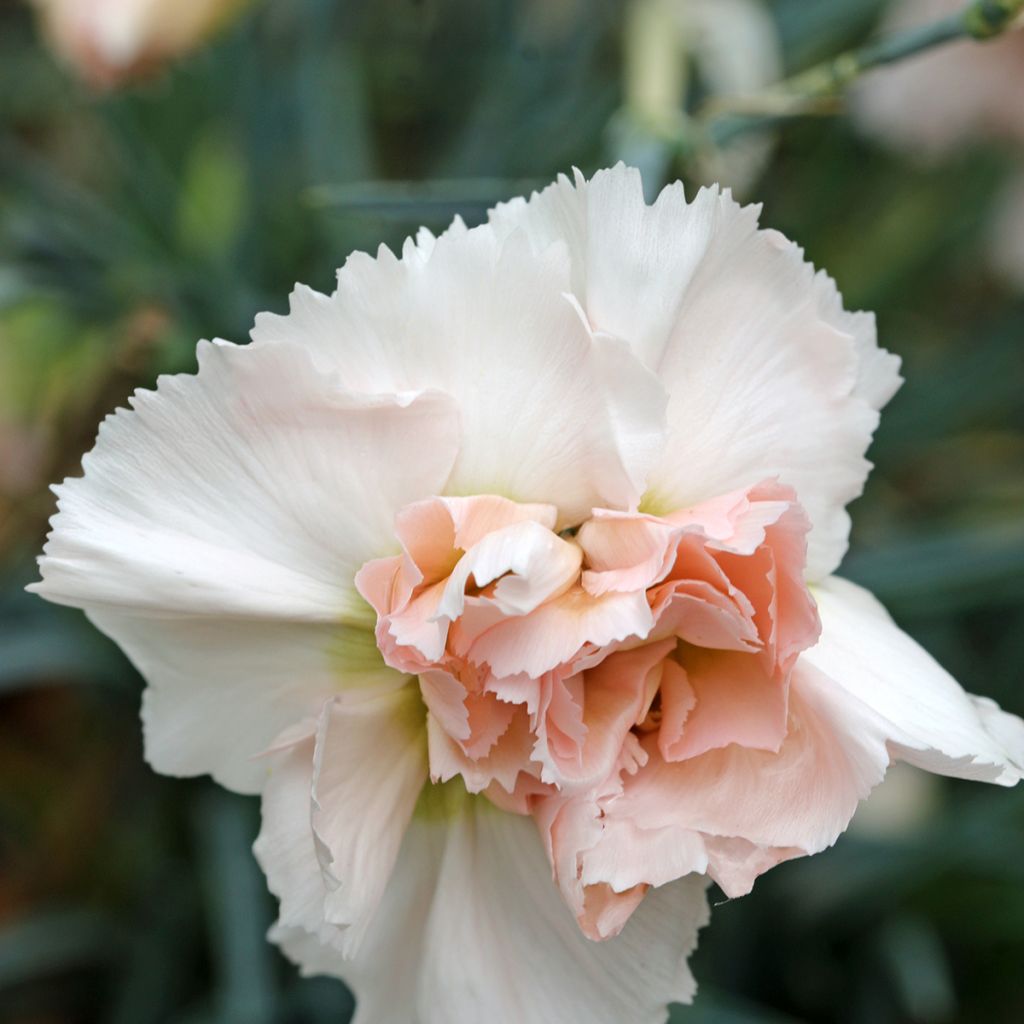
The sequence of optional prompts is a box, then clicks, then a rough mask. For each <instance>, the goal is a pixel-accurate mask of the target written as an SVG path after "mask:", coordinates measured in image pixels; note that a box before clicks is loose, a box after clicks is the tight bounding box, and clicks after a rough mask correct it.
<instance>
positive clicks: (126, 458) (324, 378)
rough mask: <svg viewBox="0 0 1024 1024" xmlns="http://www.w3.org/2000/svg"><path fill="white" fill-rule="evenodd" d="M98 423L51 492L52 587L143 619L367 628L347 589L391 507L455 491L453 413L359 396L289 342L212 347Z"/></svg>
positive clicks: (438, 404)
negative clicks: (89, 445)
mask: <svg viewBox="0 0 1024 1024" xmlns="http://www.w3.org/2000/svg"><path fill="white" fill-rule="evenodd" d="M198 358H199V372H198V374H196V375H194V376H193V375H185V374H183V375H180V376H175V377H163V378H161V380H160V382H159V385H158V388H157V390H156V391H139V392H137V393H136V394H135V396H134V397H133V399H132V405H133V410H132V411H127V410H121V411H119V412H117V413H116V414H114V415H113V416H111V417H109V418H108V419H107V420H106V421H105V422H104V424H103V426H102V427H101V428H100V434H99V440H98V441H97V444H96V447H95V449H94V450H93V451H92V452H91V453H90V454H89V455H87V456H86V457H85V459H84V460H83V466H84V469H85V475H84V476H83V477H82V478H79V479H71V480H67V481H66V482H65V483H64V484H63V485H62V486H61V487H60V488H58V489H57V493H58V494H59V496H60V503H59V508H60V511H59V512H58V514H57V515H56V516H55V517H54V519H53V524H52V525H53V532H52V533H51V535H50V540H49V543H48V544H47V546H46V549H45V552H44V556H43V558H42V559H41V560H40V570H41V573H42V577H43V578H42V582H40V583H38V584H35V585H34V587H33V588H32V589H35V590H37V591H38V592H39V593H41V594H42V595H43V596H44V597H47V598H49V599H50V600H53V601H57V602H59V603H63V604H71V605H77V606H81V607H89V608H94V609H95V608H109V609H115V610H122V611H126V612H129V613H131V614H149V613H153V614H159V615H186V616H200V615H213V616H223V617H239V618H262V619H286V620H290V621H320V622H336V621H339V620H345V619H349V620H352V621H358V622H370V623H372V612H371V610H370V608H369V607H368V606H367V605H366V604H365V602H364V601H363V600H362V598H360V597H359V596H358V594H357V593H356V592H355V589H354V587H353V585H352V580H353V577H354V576H355V573H356V571H357V570H358V568H359V567H360V566H361V565H362V564H363V563H364V562H365V561H366V560H367V559H368V558H372V557H375V556H379V555H383V554H389V553H392V552H393V551H395V550H396V549H397V544H396V541H395V537H394V526H393V520H394V515H395V512H396V511H397V510H398V509H400V508H401V507H403V506H404V505H406V504H407V503H409V502H410V501H413V500H416V499H418V498H423V497H426V496H428V495H430V494H433V493H436V492H438V491H439V490H441V489H443V487H444V484H445V481H446V480H447V478H448V474H449V471H450V469H451V466H452V464H453V462H454V459H455V455H456V451H457V446H458V420H457V413H456V411H455V409H454V407H453V406H452V403H451V401H450V400H449V399H447V398H445V397H444V396H441V395H438V394H436V393H419V394H410V393H407V394H404V395H398V396H361V397H355V396H353V395H352V394H350V393H346V392H344V391H342V390H341V389H340V387H339V383H338V379H337V376H336V375H329V374H326V373H324V372H323V371H322V370H318V369H317V368H316V367H315V366H314V364H313V362H312V361H311V359H310V357H309V355H308V354H307V353H306V352H304V351H303V350H302V349H301V348H299V347H297V346H295V345H274V346H264V347H261V348H259V349H252V348H248V347H239V346H236V345H231V344H228V343H226V342H215V343H212V344H211V343H202V344H201V345H200V346H199V349H198Z"/></svg>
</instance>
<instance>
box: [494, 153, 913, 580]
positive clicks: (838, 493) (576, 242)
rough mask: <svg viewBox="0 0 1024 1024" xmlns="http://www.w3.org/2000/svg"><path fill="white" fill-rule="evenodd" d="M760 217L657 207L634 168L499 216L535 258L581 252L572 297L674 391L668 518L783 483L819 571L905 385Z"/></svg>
mask: <svg viewBox="0 0 1024 1024" xmlns="http://www.w3.org/2000/svg"><path fill="white" fill-rule="evenodd" d="M757 217H758V209H757V208H756V207H740V206H738V205H737V204H736V203H735V202H733V200H732V198H731V197H730V196H729V195H728V193H719V192H718V191H717V190H715V189H702V190H701V191H700V192H698V193H697V195H696V196H695V197H694V199H693V201H692V202H690V203H687V202H686V199H685V196H684V194H683V190H682V186H680V185H673V186H670V187H668V188H666V189H665V190H664V191H663V192H662V193H661V195H660V196H659V197H658V200H657V202H656V203H655V204H654V205H653V206H647V205H646V204H645V203H644V201H643V195H642V189H641V183H640V178H639V174H638V173H637V172H635V171H632V170H629V169H626V168H624V167H622V166H619V167H615V168H613V169H612V170H610V171H602V172H600V173H598V174H597V175H595V176H594V178H593V179H592V180H591V181H590V182H586V181H584V179H583V178H582V177H581V176H579V175H578V176H577V178H576V181H575V183H570V182H569V180H568V179H566V178H561V179H559V181H558V182H556V183H555V184H554V185H552V186H551V187H550V188H548V189H546V190H545V191H544V192H542V193H540V194H539V195H534V196H533V197H532V198H531V200H530V201H529V202H528V203H527V202H525V201H523V200H517V201H513V202H511V203H507V204H505V205H503V206H500V207H498V209H497V210H495V211H494V213H493V215H492V219H493V223H494V225H495V229H496V230H497V231H499V232H512V231H515V230H517V229H523V230H526V231H527V232H528V234H529V236H530V238H531V239H532V241H533V244H534V247H535V249H537V250H538V251H541V250H543V249H544V248H545V247H547V246H550V245H552V244H554V243H556V242H558V241H563V242H565V243H566V244H567V245H568V246H569V251H570V256H571V259H572V272H571V273H572V288H573V293H574V294H575V295H576V297H577V299H578V300H579V302H580V304H581V306H582V308H583V309H584V310H585V312H586V315H587V317H588V318H589V320H590V323H591V324H592V326H593V327H594V329H595V330H597V331H605V332H608V333H610V334H613V335H615V336H617V337H620V338H623V339H625V340H626V341H628V342H629V344H630V345H631V346H632V347H633V349H634V351H635V352H636V353H637V355H638V356H639V357H640V359H641V360H642V361H643V362H644V363H645V365H646V366H648V367H649V368H650V369H651V370H652V371H654V372H655V373H657V375H658V377H659V378H660V380H661V382H662V384H663V385H664V386H665V387H666V389H667V390H668V392H669V409H668V422H669V439H668V442H667V443H666V445H665V448H664V456H663V458H662V460H661V461H660V463H659V464H658V465H657V466H655V468H654V469H653V470H652V472H651V474H650V476H649V482H650V487H651V492H650V494H649V497H648V504H649V505H650V506H651V507H652V508H653V509H655V510H657V511H669V510H672V509H676V508H680V507H687V506H690V505H693V504H696V503H697V502H699V501H702V500H705V499H708V498H711V497H714V496H716V495H719V494H723V493H727V492H729V491H731V490H735V489H739V488H741V487H747V486H750V485H752V484H754V483H756V482H757V481H758V480H762V479H765V478H767V477H772V476H778V477H779V478H780V479H781V480H782V481H783V482H784V483H788V484H791V485H792V486H794V487H795V488H796V490H797V493H798V495H799V498H800V501H801V503H802V504H803V505H804V507H805V508H806V510H807V512H808V514H809V515H810V517H811V521H812V523H813V524H814V529H813V531H812V533H811V535H810V539H809V545H810V550H809V554H808V575H809V577H810V578H812V579H816V578H820V577H823V576H825V575H827V574H828V573H829V572H831V571H832V570H833V569H834V568H835V567H836V565H838V563H839V560H840V559H841V558H842V555H843V553H844V551H845V550H846V542H847V535H848V532H849V518H848V516H847V514H846V512H845V508H844V507H845V505H846V504H847V502H849V501H850V500H851V499H853V498H855V497H856V496H857V495H858V494H859V493H860V491H861V489H862V487H863V483H864V480H865V478H866V477H867V473H868V469H869V463H868V462H867V461H866V460H865V458H864V453H865V451H866V450H867V447H868V444H869V443H870V440H871V435H872V433H873V431H874V429H875V426H876V425H877V422H878V409H879V408H880V406H881V405H882V404H884V403H885V402H886V401H887V400H888V399H889V398H890V397H891V396H892V394H893V393H894V391H895V390H896V388H897V387H898V385H899V376H898V373H897V367H898V360H896V359H895V358H894V357H892V356H890V355H888V354H887V353H884V352H882V351H881V350H879V349H878V347H877V344H876V342H875V331H874V321H873V319H872V318H871V317H870V316H867V315H864V314H849V313H846V312H845V311H844V310H843V309H842V305H841V303H840V300H839V297H838V294H837V292H836V289H835V285H834V284H833V283H832V281H831V280H830V279H829V278H828V277H827V276H825V275H824V274H820V273H819V274H815V272H814V269H813V268H812V267H811V266H810V265H809V264H808V263H806V262H805V261H804V259H803V253H802V251H801V250H800V249H799V248H797V247H796V246H795V245H793V244H792V243H790V242H788V241H787V240H786V239H784V238H783V237H782V236H781V235H779V234H778V233H777V232H774V231H759V230H758V228H757Z"/></svg>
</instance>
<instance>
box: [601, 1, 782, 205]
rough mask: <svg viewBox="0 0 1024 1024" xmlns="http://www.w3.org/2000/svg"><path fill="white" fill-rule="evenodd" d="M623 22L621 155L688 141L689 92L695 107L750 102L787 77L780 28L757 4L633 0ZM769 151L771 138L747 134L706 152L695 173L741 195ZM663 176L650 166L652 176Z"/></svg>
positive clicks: (617, 131)
mask: <svg viewBox="0 0 1024 1024" xmlns="http://www.w3.org/2000/svg"><path fill="white" fill-rule="evenodd" d="M625 16H626V24H625V31H624V46H625V53H624V60H623V75H624V78H623V92H624V99H625V104H624V108H623V110H622V111H621V112H620V114H619V117H618V119H617V121H616V125H615V135H616V137H617V144H618V147H619V148H620V149H621V150H622V151H623V152H622V155H623V156H629V155H632V154H631V153H630V150H633V149H635V150H643V149H644V148H648V149H650V150H652V151H653V152H655V153H660V154H664V152H665V151H666V149H667V148H668V146H670V145H671V144H672V143H673V141H674V140H677V139H679V138H681V137H684V136H685V133H686V113H687V103H688V101H691V102H692V101H693V100H694V96H693V95H690V90H691V86H694V87H695V88H696V91H697V93H698V94H699V95H698V96H697V101H698V102H703V101H704V100H707V99H710V98H719V99H720V98H727V97H730V96H749V95H751V94H755V93H757V92H758V91H759V90H761V89H763V88H764V87H765V86H766V85H769V84H771V83H773V82H775V81H777V80H778V79H779V77H780V75H781V73H782V57H781V53H780V49H779V42H778V37H777V33H776V29H775V23H774V21H773V20H772V17H771V15H770V13H769V12H768V10H767V8H766V7H765V6H764V5H763V4H762V3H761V2H760V0H631V2H630V3H629V4H628V5H627V7H626V15H625ZM772 147H773V141H772V135H771V133H770V132H757V133H751V134H747V135H745V136H742V137H737V138H736V139H734V140H733V141H731V142H730V143H728V144H727V145H726V146H724V147H722V148H719V149H715V150H711V151H707V150H701V151H700V152H699V153H697V154H696V165H695V169H696V172H697V175H698V177H699V178H701V180H703V181H706V182H711V181H717V182H720V183H722V184H724V185H727V186H729V187H731V188H732V189H733V190H735V191H737V192H743V191H746V190H747V189H748V188H749V187H750V186H751V185H752V184H753V182H754V180H755V179H756V177H757V175H758V174H759V173H760V172H761V170H762V169H763V167H764V165H765V163H766V162H767V160H768V157H769V156H770V154H771V150H772ZM661 162H662V163H664V157H663V155H662V158H661ZM660 171H661V169H660V168H652V172H653V174H652V176H654V177H662V176H663V173H659V172H660Z"/></svg>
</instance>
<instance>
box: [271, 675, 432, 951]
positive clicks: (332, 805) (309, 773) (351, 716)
mask: <svg viewBox="0 0 1024 1024" xmlns="http://www.w3.org/2000/svg"><path fill="white" fill-rule="evenodd" d="M424 719H425V710H424V708H423V705H422V704H421V702H420V700H419V694H418V692H417V689H416V687H415V686H411V685H410V686H407V687H405V688H403V689H401V690H397V691H392V692H389V693H385V694H378V695H370V696H363V695H359V694H346V695H344V696H342V697H340V698H336V699H334V700H331V701H329V702H328V703H327V704H326V705H325V706H324V708H323V711H322V713H321V715H320V718H319V722H318V725H317V729H316V735H315V737H307V738H305V739H303V740H300V741H299V742H297V743H295V744H294V745H293V746H291V747H290V748H288V749H287V750H284V751H282V752H280V753H278V754H276V755H274V756H273V760H272V765H273V771H272V774H271V777H270V779H269V781H268V783H267V785H266V787H265V790H264V795H263V828H262V829H261V831H260V835H259V838H258V839H257V841H256V845H255V847H254V850H255V852H256V855H257V857H258V859H259V861H260V864H261V865H262V867H263V870H264V871H265V872H266V875H267V880H268V883H269V885H270V888H271V891H272V892H274V893H275V894H276V895H277V896H278V897H279V898H280V900H281V915H280V919H279V924H280V926H282V927H285V928H291V927H298V928H303V929H305V930H307V931H309V932H311V933H313V934H316V935H317V936H318V938H319V939H320V941H322V942H324V943H326V944H329V945H330V946H331V947H332V949H334V950H335V952H336V954H337V956H338V957H339V958H350V957H352V956H354V955H355V954H356V953H358V951H359V949H360V946H361V944H362V942H363V939H364V937H365V936H366V933H367V930H368V928H370V927H371V925H372V922H373V920H374V918H375V914H376V912H377V909H378V905H379V904H380V901H381V897H382V896H383V894H384V891H385V888H386V887H387V885H388V882H389V879H390V878H391V874H392V870H393V869H394V866H395V861H396V859H397V857H398V852H399V849H400V847H401V844H402V837H403V836H404V834H405V831H406V828H407V827H408V824H409V821H410V819H411V818H412V812H413V808H414V807H415V805H416V801H417V799H418V797H419V794H420V790H421V789H422V788H423V784H424V783H425V782H426V779H427V758H426V736H425V730H424Z"/></svg>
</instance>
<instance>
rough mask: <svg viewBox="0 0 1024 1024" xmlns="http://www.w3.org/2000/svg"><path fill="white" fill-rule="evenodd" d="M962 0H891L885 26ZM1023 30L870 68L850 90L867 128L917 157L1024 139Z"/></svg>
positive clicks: (902, 24) (946, 10)
mask: <svg viewBox="0 0 1024 1024" xmlns="http://www.w3.org/2000/svg"><path fill="white" fill-rule="evenodd" d="M964 8H965V4H964V2H963V0H895V2H893V3H891V5H890V8H889V12H888V15H887V17H886V18H885V20H884V21H883V24H882V32H883V33H886V32H889V33H893V32H898V31H902V30H904V29H909V28H914V27H917V26H920V25H926V24H928V23H929V22H932V21H937V20H938V19H940V18H943V17H946V16H948V15H951V14H956V13H957V12H959V11H962V10H964ZM1022 90H1024V31H1021V30H1020V29H1016V30H1011V31H1009V32H1007V33H1006V34H1005V35H1003V36H1001V37H1000V38H998V39H994V40H991V41H988V42H985V43H979V42H976V41H974V40H971V39H963V40H958V41H956V42H952V43H948V44H945V45H943V46H939V47H936V48H935V49H932V50H927V51H925V52H924V53H921V54H918V55H916V56H914V57H909V58H906V59H905V60H902V61H900V62H898V63H896V64H892V65H889V66H888V67H884V68H880V69H878V70H876V71H872V72H870V73H869V74H867V75H866V76H865V77H864V79H863V80H862V81H861V82H860V83H858V85H857V87H856V88H855V89H854V91H853V94H852V100H851V106H852V111H853V114H854V116H855V117H856V118H857V120H858V121H859V122H860V124H861V125H862V126H863V128H864V129H865V131H868V132H870V133H872V134H875V135H878V136H879V137H880V138H882V139H883V140H884V141H885V142H886V143H887V144H889V145H891V146H893V147H894V148H897V149H902V150H905V151H906V152H908V153H910V154H912V155H914V156H917V157H920V156H926V157H933V158H934V157H938V156H943V155H946V154H948V153H950V152H951V151H952V150H954V149H956V148H957V147H959V146H963V145H965V144H969V143H972V142H976V141H978V140H979V139H1008V140H1012V141H1015V142H1019V143H1020V142H1024V104H1022V103H1021V102H1020V96H1021V91H1022Z"/></svg>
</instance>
